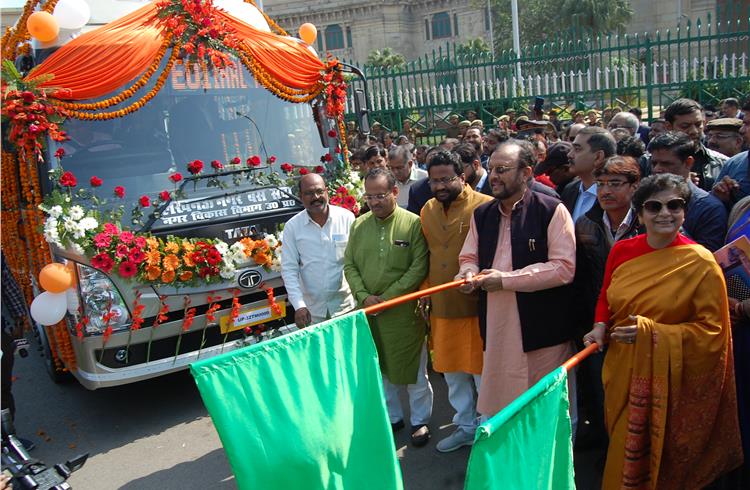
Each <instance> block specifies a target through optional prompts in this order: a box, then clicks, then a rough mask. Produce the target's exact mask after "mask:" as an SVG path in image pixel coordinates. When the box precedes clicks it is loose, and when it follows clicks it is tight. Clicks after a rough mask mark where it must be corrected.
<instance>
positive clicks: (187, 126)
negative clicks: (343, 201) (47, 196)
mask: <svg viewBox="0 0 750 490" xmlns="http://www.w3.org/2000/svg"><path fill="white" fill-rule="evenodd" d="M65 130H66V131H67V132H68V135H69V136H70V140H69V141H66V142H65V143H64V144H63V147H64V149H65V157H64V158H63V160H62V166H63V167H64V169H65V170H68V171H71V172H73V173H74V174H75V175H76V177H77V178H78V180H79V182H82V184H83V186H84V187H85V186H86V185H87V183H88V182H89V179H90V178H91V177H92V176H97V177H99V178H100V179H102V181H103V184H102V186H101V188H99V189H97V190H96V193H97V196H100V197H102V196H103V197H107V198H109V197H110V196H112V195H113V191H114V188H115V187H116V186H122V187H124V188H125V192H126V202H135V201H137V200H138V199H139V197H140V196H142V195H148V196H150V197H151V198H152V199H153V198H155V197H156V196H157V195H158V194H159V193H160V192H162V191H164V190H170V191H171V190H174V189H175V184H174V183H173V182H171V181H170V179H169V177H170V175H172V174H173V173H175V172H180V173H181V174H182V175H183V176H185V177H188V176H189V173H188V171H187V164H188V163H189V162H191V161H194V160H202V161H203V162H204V169H203V174H211V173H213V169H212V168H211V162H212V161H214V160H218V161H219V162H221V163H222V164H223V165H224V166H225V167H227V165H228V164H229V162H230V161H231V160H232V159H234V158H235V157H236V158H239V161H240V162H241V168H242V167H244V168H248V164H247V163H246V161H247V160H248V159H249V158H252V157H254V156H257V157H259V158H260V160H261V162H262V167H264V168H262V169H261V170H257V171H262V172H265V173H268V172H269V170H273V171H276V172H280V173H281V170H280V166H281V165H282V164H283V163H285V162H289V163H292V164H294V165H305V166H314V165H318V164H319V163H320V157H321V155H323V153H324V152H325V151H326V150H325V149H324V148H323V146H322V144H321V141H320V136H319V133H318V128H317V125H316V123H315V120H314V118H313V110H312V108H311V106H310V105H309V104H294V103H290V102H286V101H283V100H281V99H279V98H277V97H275V96H274V95H273V94H272V93H270V92H269V91H267V90H266V89H264V88H263V87H261V86H260V85H258V84H257V83H256V82H255V80H254V79H253V78H252V76H251V75H250V73H249V72H248V71H247V70H246V69H245V68H244V67H243V66H242V64H241V63H235V67H233V68H226V69H225V70H223V72H221V73H218V72H217V73H211V72H207V71H201V70H200V69H199V67H198V65H193V66H192V69H191V70H185V67H184V66H183V65H175V67H174V68H173V70H172V72H171V73H170V75H169V78H168V80H167V82H166V83H165V85H164V87H163V88H162V89H161V90H160V91H159V93H158V94H157V95H156V96H155V97H154V98H153V99H152V100H151V101H149V102H148V103H147V104H146V105H145V106H143V107H142V108H141V109H140V110H138V111H135V112H133V113H131V114H128V115H126V116H125V117H121V118H115V119H111V120H106V121H82V120H77V119H69V120H67V121H66V123H65ZM55 148H56V147H53V148H50V152H53V151H54V150H55ZM272 156H273V157H275V159H274V162H273V163H272V164H271V166H270V168H268V167H267V164H268V161H269V160H271V158H269V157H272ZM233 168H236V167H228V169H233ZM221 180H223V181H224V182H225V183H227V184H228V186H229V188H228V189H227V190H223V189H219V188H218V187H208V186H207V185H206V179H204V180H202V181H200V182H198V183H197V185H196V186H194V185H193V184H192V183H188V184H187V185H186V186H185V187H184V191H185V193H186V194H187V198H186V199H183V200H182V201H181V202H182V203H189V202H191V201H195V200H196V199H198V200H200V199H205V198H208V197H211V196H222V195H224V194H225V193H227V192H235V191H237V190H239V191H245V190H246V191H248V193H249V194H248V195H247V196H248V198H247V199H246V201H252V200H254V199H264V198H263V196H260V195H259V194H258V193H257V192H255V194H253V197H251V193H253V192H254V191H253V188H254V185H253V183H252V181H251V180H248V179H242V180H239V181H238V179H233V178H232V177H231V176H226V177H222V178H221ZM237 182H239V187H235V186H236V185H237ZM277 194H278V193H275V194H274V196H272V197H279V196H278V195H277ZM282 197H283V196H282ZM286 198H287V199H288V195H287V196H286ZM110 201H112V199H110ZM115 201H117V200H115ZM224 201H225V202H228V203H229V202H230V201H227V200H224ZM239 201H240V204H246V203H245V202H243V201H242V197H239ZM231 202H232V203H234V204H235V205H237V204H238V202H237V199H235V200H233V201H231ZM118 204H119V202H118ZM179 204H180V202H176V203H175V205H179ZM183 207H185V206H183ZM219 207H221V206H219ZM186 209H187V208H186ZM238 209H246V210H247V209H248V208H247V207H245V208H238ZM129 215H130V214H129V209H126V214H125V217H124V221H125V222H127V221H128V220H129V218H128V217H129Z"/></svg>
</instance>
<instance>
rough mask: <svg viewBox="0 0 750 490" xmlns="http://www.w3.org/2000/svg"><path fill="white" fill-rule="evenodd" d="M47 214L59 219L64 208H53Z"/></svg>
mask: <svg viewBox="0 0 750 490" xmlns="http://www.w3.org/2000/svg"><path fill="white" fill-rule="evenodd" d="M47 213H48V214H49V215H50V216H51V217H53V218H59V217H60V216H61V215H62V213H63V208H62V206H59V205H58V206H52V207H51V208H50V209H49V211H47Z"/></svg>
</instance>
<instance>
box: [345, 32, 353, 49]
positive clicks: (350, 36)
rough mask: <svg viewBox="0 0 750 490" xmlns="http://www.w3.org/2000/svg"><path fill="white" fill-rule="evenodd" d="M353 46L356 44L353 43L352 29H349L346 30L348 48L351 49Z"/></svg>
mask: <svg viewBox="0 0 750 490" xmlns="http://www.w3.org/2000/svg"><path fill="white" fill-rule="evenodd" d="M353 45H354V43H352V28H351V27H347V28H346V47H347V48H351V47H352V46H353Z"/></svg>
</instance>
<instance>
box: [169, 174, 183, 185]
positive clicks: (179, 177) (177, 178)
mask: <svg viewBox="0 0 750 490" xmlns="http://www.w3.org/2000/svg"><path fill="white" fill-rule="evenodd" d="M169 180H171V181H172V182H174V183H175V184H176V183H177V182H179V181H181V180H182V174H181V173H180V172H175V173H173V174H172V175H170V176H169Z"/></svg>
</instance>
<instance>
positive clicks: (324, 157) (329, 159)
mask: <svg viewBox="0 0 750 490" xmlns="http://www.w3.org/2000/svg"><path fill="white" fill-rule="evenodd" d="M323 160H325V161H326V162H330V161H331V160H333V157H332V156H331V154H330V153H326V154H325V155H323Z"/></svg>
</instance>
